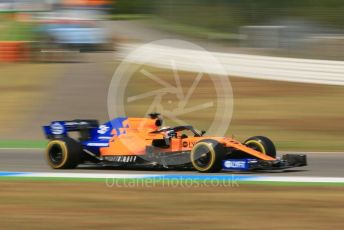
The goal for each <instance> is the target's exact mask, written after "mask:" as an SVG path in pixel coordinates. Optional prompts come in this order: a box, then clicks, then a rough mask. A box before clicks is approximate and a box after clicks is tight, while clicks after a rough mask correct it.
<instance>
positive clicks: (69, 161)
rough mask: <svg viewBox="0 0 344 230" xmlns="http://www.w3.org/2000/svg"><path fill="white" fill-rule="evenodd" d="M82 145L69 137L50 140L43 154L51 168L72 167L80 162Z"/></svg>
mask: <svg viewBox="0 0 344 230" xmlns="http://www.w3.org/2000/svg"><path fill="white" fill-rule="evenodd" d="M82 151H83V150H82V147H81V145H80V144H79V143H77V142H76V141H75V140H73V139H71V138H62V139H56V140H52V141H50V142H49V143H48V146H47V149H46V152H45V156H46V160H47V162H48V164H49V165H50V167H52V168H53V169H74V168H76V166H78V164H80V163H81V161H82V160H81V159H82Z"/></svg>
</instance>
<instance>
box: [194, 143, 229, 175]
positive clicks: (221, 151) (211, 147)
mask: <svg viewBox="0 0 344 230" xmlns="http://www.w3.org/2000/svg"><path fill="white" fill-rule="evenodd" d="M225 155H226V151H225V148H224V146H223V145H222V144H221V143H219V142H217V141H215V140H202V141H200V142H198V143H197V144H196V145H195V146H194V147H193V148H192V150H191V153H190V158H191V163H192V166H193V167H194V168H195V169H196V170H197V171H199V172H201V173H216V172H220V171H221V170H222V161H223V160H224V159H225Z"/></svg>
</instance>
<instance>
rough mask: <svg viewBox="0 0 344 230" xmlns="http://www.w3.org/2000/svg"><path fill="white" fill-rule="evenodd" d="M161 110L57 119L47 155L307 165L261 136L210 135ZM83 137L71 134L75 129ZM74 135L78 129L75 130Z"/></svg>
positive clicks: (169, 164)
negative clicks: (171, 121)
mask: <svg viewBox="0 0 344 230" xmlns="http://www.w3.org/2000/svg"><path fill="white" fill-rule="evenodd" d="M162 124H163V121H162V119H161V118H160V116H159V114H149V117H147V118H133V117H119V118H115V119H113V120H111V121H109V122H106V123H104V124H102V125H99V123H98V121H96V120H73V121H53V122H51V124H50V125H48V126H44V127H43V129H44V132H45V135H46V137H47V138H48V139H49V143H48V145H47V148H46V153H45V155H46V160H47V162H48V164H49V165H50V166H51V167H52V168H54V169H72V168H76V167H77V166H78V165H81V164H86V163H91V164H99V165H104V166H120V167H121V168H123V167H134V168H135V167H138V166H140V167H142V166H148V167H160V168H171V169H175V168H187V169H190V168H191V169H195V170H197V171H199V172H203V173H215V172H220V171H221V170H244V171H245V170H246V171H249V170H283V169H288V168H292V167H301V166H306V165H307V158H306V156H305V155H301V154H286V155H283V156H282V157H277V156H276V148H275V146H274V144H273V142H272V141H271V140H270V139H268V138H266V137H263V136H256V137H252V138H249V139H247V140H246V141H244V142H240V141H237V140H235V139H232V138H228V137H215V136H206V135H205V132H204V131H198V130H196V129H194V128H193V127H192V126H188V125H186V126H176V127H162ZM71 132H77V133H78V137H74V138H71V135H70V133H71ZM74 136H75V135H74Z"/></svg>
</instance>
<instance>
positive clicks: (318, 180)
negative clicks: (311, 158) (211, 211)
mask: <svg viewBox="0 0 344 230" xmlns="http://www.w3.org/2000/svg"><path fill="white" fill-rule="evenodd" d="M0 177H22V178H27V177H34V178H76V179H166V180H171V179H174V180H181V181H183V180H204V181H208V182H209V181H232V180H235V181H239V182H240V181H253V182H301V183H344V178H343V177H284V176H281V177H279V176H277V177H275V176H246V175H230V174H227V175H211V174H207V175H204V174H194V175H183V174H174V175H173V174H168V175H163V174H160V175H159V174H110V173H99V174H98V173H95V174H93V173H49V172H37V173H31V172H0Z"/></svg>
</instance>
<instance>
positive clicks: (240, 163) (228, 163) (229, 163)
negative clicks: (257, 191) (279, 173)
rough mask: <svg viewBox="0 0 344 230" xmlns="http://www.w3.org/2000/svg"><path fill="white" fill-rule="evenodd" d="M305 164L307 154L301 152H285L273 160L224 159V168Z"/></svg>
mask: <svg viewBox="0 0 344 230" xmlns="http://www.w3.org/2000/svg"><path fill="white" fill-rule="evenodd" d="M303 166H307V156H306V155H301V154H286V155H283V156H282V158H281V159H276V160H273V161H266V160H259V159H235V160H230V159H229V160H224V161H223V169H224V170H241V171H250V170H283V169H288V168H294V167H303Z"/></svg>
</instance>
